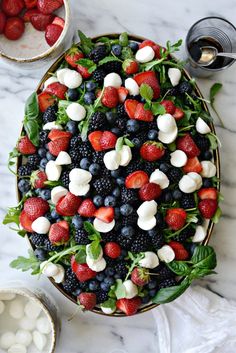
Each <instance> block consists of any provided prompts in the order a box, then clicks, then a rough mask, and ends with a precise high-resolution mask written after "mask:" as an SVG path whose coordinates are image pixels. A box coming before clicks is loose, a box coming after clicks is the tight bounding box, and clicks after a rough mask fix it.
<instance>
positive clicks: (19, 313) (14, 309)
mask: <svg viewBox="0 0 236 353" xmlns="http://www.w3.org/2000/svg"><path fill="white" fill-rule="evenodd" d="M9 314H10V315H11V317H13V318H14V319H21V318H22V317H23V316H24V305H23V303H22V300H21V299H20V298H19V297H17V298H16V299H14V300H13V301H12V302H11V303H10V306H9Z"/></svg>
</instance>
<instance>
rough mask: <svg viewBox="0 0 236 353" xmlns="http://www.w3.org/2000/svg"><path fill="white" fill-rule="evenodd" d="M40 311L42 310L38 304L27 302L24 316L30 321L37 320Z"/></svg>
mask: <svg viewBox="0 0 236 353" xmlns="http://www.w3.org/2000/svg"><path fill="white" fill-rule="evenodd" d="M41 311H42V309H41V307H40V306H39V304H38V303H35V302H33V301H32V300H29V301H28V303H26V305H25V314H26V316H27V317H29V318H30V319H37V317H38V316H39V314H40V313H41Z"/></svg>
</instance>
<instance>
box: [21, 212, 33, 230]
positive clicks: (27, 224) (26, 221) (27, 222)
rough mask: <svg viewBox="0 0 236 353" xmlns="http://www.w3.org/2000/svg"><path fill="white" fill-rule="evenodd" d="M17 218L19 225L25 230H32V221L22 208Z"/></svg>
mask: <svg viewBox="0 0 236 353" xmlns="http://www.w3.org/2000/svg"><path fill="white" fill-rule="evenodd" d="M19 220H20V225H21V227H22V228H23V229H24V230H26V231H27V232H30V233H32V232H33V229H32V223H33V221H32V220H31V219H30V218H29V216H28V215H27V213H26V212H25V211H24V210H23V211H21V214H20V217H19Z"/></svg>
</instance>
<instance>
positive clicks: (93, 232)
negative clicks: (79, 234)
mask: <svg viewBox="0 0 236 353" xmlns="http://www.w3.org/2000/svg"><path fill="white" fill-rule="evenodd" d="M84 229H85V231H86V232H87V233H88V234H89V235H90V236H94V235H95V236H96V238H95V239H101V235H100V233H99V232H98V231H97V230H96V229H95V228H94V226H93V225H92V224H91V223H90V222H84ZM92 240H94V239H92Z"/></svg>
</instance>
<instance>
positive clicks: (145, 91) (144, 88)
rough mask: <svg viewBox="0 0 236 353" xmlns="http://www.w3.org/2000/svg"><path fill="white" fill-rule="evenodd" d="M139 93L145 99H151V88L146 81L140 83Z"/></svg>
mask: <svg viewBox="0 0 236 353" xmlns="http://www.w3.org/2000/svg"><path fill="white" fill-rule="evenodd" d="M139 94H140V95H141V97H142V98H144V99H145V100H146V101H151V100H152V99H153V89H152V88H151V87H150V86H149V85H148V84H146V83H142V84H141V86H140V89H139Z"/></svg>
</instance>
